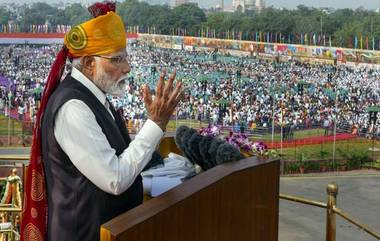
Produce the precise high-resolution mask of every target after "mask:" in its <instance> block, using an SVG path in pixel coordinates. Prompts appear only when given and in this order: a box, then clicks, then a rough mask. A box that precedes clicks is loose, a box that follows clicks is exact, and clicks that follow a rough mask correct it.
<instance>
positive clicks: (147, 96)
mask: <svg viewBox="0 0 380 241" xmlns="http://www.w3.org/2000/svg"><path fill="white" fill-rule="evenodd" d="M165 76H166V71H163V72H162V73H161V75H160V80H159V81H158V84H157V87H156V95H155V96H154V98H152V93H151V92H150V89H149V87H148V86H147V85H145V86H144V87H143V98H144V103H145V106H146V108H147V111H148V117H149V119H151V120H152V121H154V122H155V123H156V124H157V125H158V126H159V127H160V128H161V129H162V130H163V131H165V130H166V125H167V124H168V122H169V119H170V117H171V115H172V114H173V112H174V109H175V108H176V106H177V105H178V103H179V102H180V101H181V99H182V97H183V89H182V82H181V81H177V84H176V87H175V88H174V90H173V82H174V79H175V77H176V71H175V70H174V72H173V74H172V75H171V76H170V78H169V80H168V82H167V83H166V84H165Z"/></svg>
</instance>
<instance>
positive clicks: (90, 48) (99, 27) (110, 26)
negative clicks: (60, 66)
mask: <svg viewBox="0 0 380 241" xmlns="http://www.w3.org/2000/svg"><path fill="white" fill-rule="evenodd" d="M65 46H66V47H67V48H68V51H69V53H70V55H71V56H72V57H82V56H88V55H103V54H110V53H115V52H117V51H119V50H121V49H125V47H126V34H125V30H124V24H123V21H122V20H121V18H120V16H119V15H117V14H116V13H114V12H108V13H107V14H106V15H102V16H99V17H97V18H94V19H91V20H90V21H87V22H85V23H82V24H80V25H78V26H75V27H74V28H73V29H71V31H70V32H68V33H67V34H66V36H65Z"/></svg>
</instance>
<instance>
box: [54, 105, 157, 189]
mask: <svg viewBox="0 0 380 241" xmlns="http://www.w3.org/2000/svg"><path fill="white" fill-rule="evenodd" d="M54 136H55V138H56V140H57V142H58V144H59V145H60V146H61V148H62V150H63V151H64V152H65V153H66V154H67V156H68V157H69V158H70V160H71V162H72V163H73V164H74V166H75V167H76V168H78V170H79V171H80V172H81V173H82V174H83V175H85V176H86V177H87V178H88V179H89V180H90V181H91V182H92V183H94V184H95V185H96V186H98V187H99V188H100V189H102V190H103V191H105V192H108V193H110V194H114V195H119V194H121V193H123V192H124V191H125V190H127V189H128V187H129V186H131V185H132V183H133V182H134V180H135V179H136V177H137V175H139V174H140V172H141V171H142V170H143V168H144V167H145V165H146V164H147V163H148V162H149V160H150V159H151V157H152V153H153V152H154V150H155V148H156V146H157V145H158V144H159V142H160V140H161V138H162V137H163V131H162V130H161V128H160V127H159V126H158V125H157V124H156V123H154V122H153V121H151V120H147V121H146V123H145V124H144V126H143V127H142V128H141V130H140V131H139V133H138V134H137V135H136V136H135V139H134V140H133V141H132V142H131V143H130V144H129V146H128V148H126V149H125V150H124V151H123V153H122V154H121V155H120V156H116V151H115V149H113V148H112V147H111V146H110V144H109V143H108V141H107V138H106V136H105V135H104V133H103V132H102V129H101V127H100V126H99V125H98V123H97V122H96V119H95V115H94V114H93V113H92V111H91V110H90V108H89V107H88V106H87V105H86V104H85V103H84V102H82V101H80V100H70V101H68V102H67V103H65V104H64V105H63V106H62V107H61V109H60V110H59V112H58V113H57V115H56V117H55V126H54Z"/></svg>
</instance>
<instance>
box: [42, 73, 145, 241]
mask: <svg viewBox="0 0 380 241" xmlns="http://www.w3.org/2000/svg"><path fill="white" fill-rule="evenodd" d="M71 99H78V100H81V101H83V102H84V103H85V104H86V105H87V106H88V107H89V108H90V109H91V110H92V112H93V113H94V115H95V117H96V121H97V123H98V124H99V126H100V127H101V128H102V131H103V133H104V134H105V136H106V137H107V140H108V142H109V144H110V145H111V147H112V148H114V149H115V150H116V155H120V154H121V153H122V152H123V151H124V150H125V148H127V147H128V145H129V143H130V142H131V139H130V137H129V135H128V132H127V130H126V127H125V125H124V123H123V121H122V119H121V117H120V115H119V114H117V113H116V112H115V110H114V109H113V107H112V105H110V109H111V112H112V114H113V116H114V117H115V120H114V119H112V117H111V115H110V113H109V112H108V111H107V109H106V108H105V107H104V105H103V104H102V103H100V101H99V100H98V99H97V98H96V97H95V95H93V94H92V93H91V91H90V90H89V89H87V88H86V87H85V86H84V85H83V84H81V83H80V82H79V81H77V80H75V79H74V78H72V77H71V76H68V77H66V78H65V80H64V81H63V82H62V83H61V84H60V85H59V86H58V88H57V89H56V91H55V92H54V93H53V95H52V96H51V98H50V99H49V102H48V105H47V108H46V111H45V114H44V117H43V122H42V156H43V161H44V165H45V174H46V186H47V198H48V223H47V227H48V231H47V236H48V237H47V240H48V241H97V240H99V239H100V225H102V224H103V223H105V222H107V221H108V220H110V219H112V218H114V217H116V216H117V215H120V214H121V213H123V212H126V211H128V210H129V209H132V208H134V207H136V206H137V205H139V204H141V203H142V200H143V187H142V178H141V176H140V175H139V176H138V177H137V178H136V180H135V181H134V183H133V185H132V186H131V187H130V188H129V189H128V190H127V191H125V192H124V193H122V194H121V195H119V196H115V195H111V194H108V193H106V192H104V191H102V190H101V189H99V188H98V187H97V186H95V185H94V184H93V183H92V182H91V181H90V180H88V179H87V178H86V177H85V176H84V175H83V174H82V173H81V172H80V171H79V170H78V169H77V168H76V167H75V166H74V165H73V163H72V162H71V161H70V159H69V158H68V156H67V155H66V154H65V152H63V150H62V149H61V147H60V146H59V144H58V143H57V140H56V139H55V137H54V120H55V116H56V114H57V113H58V110H59V109H60V108H61V107H62V105H63V104H64V103H66V102H67V101H69V100H71ZM78 135H80V133H78ZM74 151H75V150H74Z"/></svg>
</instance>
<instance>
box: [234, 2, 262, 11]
mask: <svg viewBox="0 0 380 241" xmlns="http://www.w3.org/2000/svg"><path fill="white" fill-rule="evenodd" d="M232 6H233V8H234V10H235V11H242V12H245V11H247V10H255V11H258V12H261V11H262V10H263V9H264V8H265V3H264V0H233V1H232Z"/></svg>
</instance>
